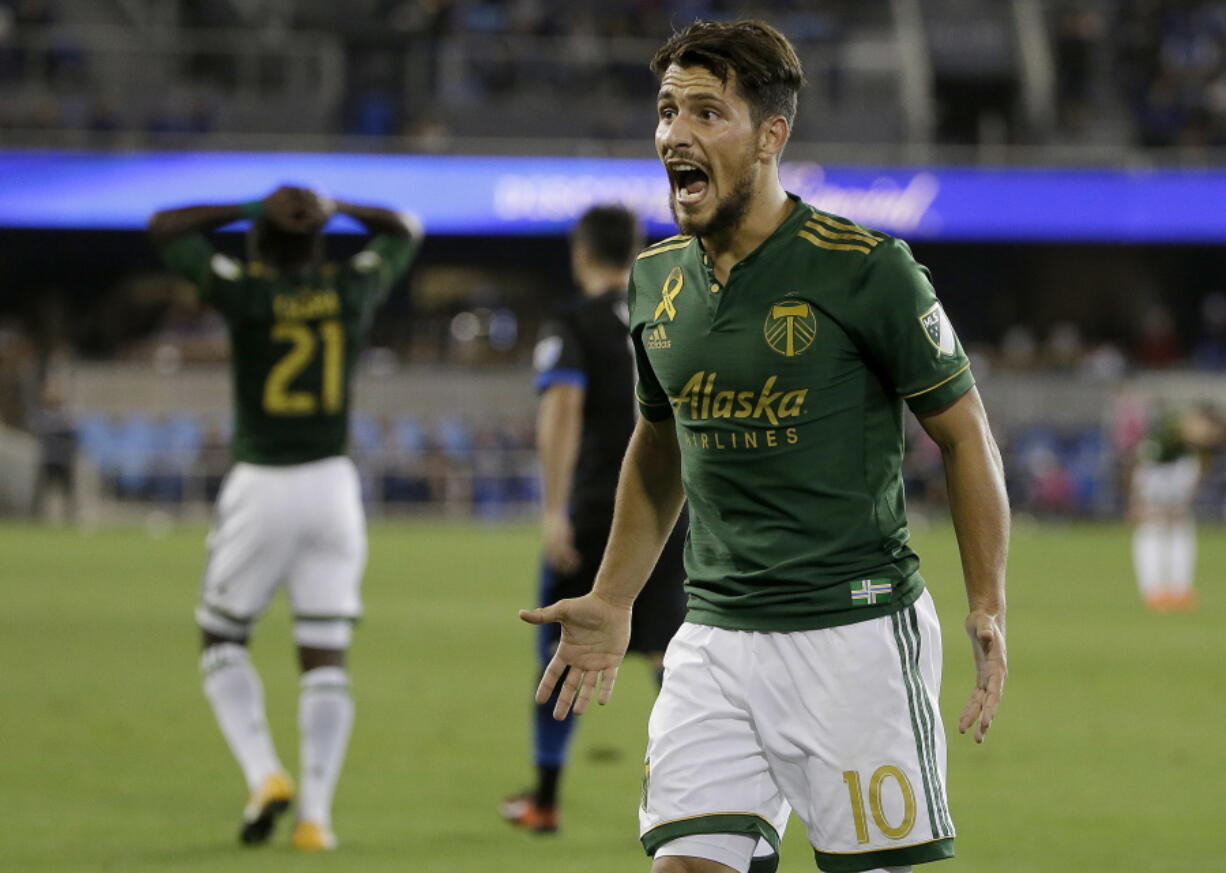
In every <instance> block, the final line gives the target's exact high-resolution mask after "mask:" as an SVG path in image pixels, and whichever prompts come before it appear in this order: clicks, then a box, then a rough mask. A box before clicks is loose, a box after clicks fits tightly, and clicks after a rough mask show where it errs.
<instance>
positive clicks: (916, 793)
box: [639, 591, 954, 873]
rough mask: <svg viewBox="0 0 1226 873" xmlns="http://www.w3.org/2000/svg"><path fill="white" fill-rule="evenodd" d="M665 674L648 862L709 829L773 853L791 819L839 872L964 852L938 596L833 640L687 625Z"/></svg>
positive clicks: (649, 791) (822, 861)
mask: <svg viewBox="0 0 1226 873" xmlns="http://www.w3.org/2000/svg"><path fill="white" fill-rule="evenodd" d="M664 667H665V676H664V686H663V688H662V689H661V691H660V695H659V697H658V698H657V699H656V703H655V707H654V708H653V710H652V713H651V721H650V723H649V726H648V734H649V737H648V748H647V762H646V766H645V768H644V775H643V795H642V804H641V809H640V811H639V825H640V835H641V838H642V841H643V845H644V847H645V848H646V849H647V851H648V853H649V854H654V853H655V851H656V849H657V848H659V847H660V846H662V845H664V844H666V843H667V842H669V841H670V840H674V839H677V838H679V837H685V836H689V835H692V834H704V833H727V834H744V835H746V836H752V837H755V838H757V839H758V840H759V841H764V842H765V843H768V844H770V845H771V846H772V847H774V849H775V851H776V852H777V851H778V848H779V839H780V837H781V836H782V834H783V830H784V827H785V825H786V823H787V819H788V815H789V813H790V811H791V810H793V809H794V810H795V811H796V814H797V816H798V817H799V818H800V819H801V821H803V822H804V824H805V827H806V829H807V831H808V836H809V841H810V843H811V844H812V845H813V848H814V851H815V853H816V856H817V862H818V865H819V867H820V868H821V869H822V870H824V871H829V873H852V871H861V870H871V869H874V868H878V867H893V866H903V865H907V864H917V863H923V862H925V861H935V860H939V859H942V858H947V857H950V856H951V855H952V854H953V836H954V827H953V822H952V820H951V819H950V815H949V807H948V803H947V800H946V794H945V733H944V729H943V727H942V724H941V716H940V711H939V708H938V702H937V701H938V697H939V694H940V684H941V634H940V625H939V624H938V621H937V616H936V610H935V608H934V606H933V603H932V598H931V596H930V595H929V594H928V592H927V591H925V592H923V593H922V594H921V595H920V597H919V599H918V600H917V601H916V602H915V603H914V604H913V605H911V606H909V607H907V608H906V609H904V610H903V611H901V612H899V613H897V614H895V615H892V616H884V617H881V618H876V619H871V620H869V621H864V622H860V623H858V624H851V625H844V626H841V627H833V628H827V629H824V630H814V631H802V632H796V633H758V632H751V631H730V630H723V629H720V628H714V627H708V626H704V625H698V624H692V623H689V622H687V623H685V624H684V625H682V626H681V630H680V631H678V633H677V635H676V636H675V637H674V638H673V641H672V643H671V644H670V645H669V647H668V652H667V654H666V656H665V660H664ZM762 848H764V846H762V845H760V846H759V849H760V850H761V849H762ZM760 868H761V866H760V865H759V866H755V870H757V869H760Z"/></svg>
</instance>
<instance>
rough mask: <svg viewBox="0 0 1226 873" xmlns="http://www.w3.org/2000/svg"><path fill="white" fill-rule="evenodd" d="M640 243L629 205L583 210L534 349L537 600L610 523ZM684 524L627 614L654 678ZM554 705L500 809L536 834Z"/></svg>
mask: <svg viewBox="0 0 1226 873" xmlns="http://www.w3.org/2000/svg"><path fill="white" fill-rule="evenodd" d="M641 248H642V235H641V231H640V230H639V225H638V221H637V220H636V219H635V217H634V215H633V214H632V213H631V212H629V211H628V210H626V209H624V208H622V207H620V206H597V207H593V208H592V209H589V210H588V211H587V212H586V213H584V215H583V217H582V218H580V220H579V222H578V224H576V225H575V228H574V231H573V232H572V235H571V267H572V271H573V273H574V277H575V281H576V283H577V284H578V285H579V287H580V290H581V291H582V296H581V297H580V298H579V299H578V300H575V301H573V302H570V303H568V304H567V305H566V306H564V307H563V308H561V309H560V310H558V311H557V312H556V313H555V315H554V317H553V319H552V320H551V321H550V323H549V324H548V326H547V327H546V329H545V331H544V335H543V337H542V339H541V341H540V342H539V343H538V344H537V347H536V355H535V365H536V370H537V378H536V387H537V390H538V392H539V393H540V395H541V402H540V410H539V413H538V417H537V446H538V449H539V452H540V460H541V481H542V485H543V491H544V497H543V502H544V511H543V516H542V528H543V530H542V551H543V560H542V566H541V584H540V589H541V590H540V602H541V604H547V603H552V602H554V601H555V600H557V599H559V598H563V597H579V596H582V595H584V594H586V593H587V592H588V591H590V590H591V587H592V582H593V581H594V579H595V577H596V569H597V567H598V566H599V564H600V558H601V556H602V555H603V554H604V549H605V544H606V542H607V541H608V538H609V530H610V528H611V527H612V524H613V496H614V493H615V492H616V490H617V476H618V471H619V470H620V468H621V460H622V456H623V455H624V454H625V452H626V446H627V444H628V443H629V441H630V434H631V433H632V432H633V431H634V424H635V418H636V416H637V405H636V403H635V399H634V380H635V374H634V356H633V353H632V351H631V347H630V339H629V334H628V329H627V310H626V286H627V285H628V283H629V278H630V267H631V265H632V264H633V263H634V258H635V256H636V255H637V254H638V252H639V250H640V249H641ZM684 531H685V520H684V519H682V521H681V523H680V524H679V525H678V527H677V530H675V531H674V532H673V535H672V537H671V539H670V540H669V542H668V544H667V545H666V546H665V549H664V552H663V554H661V556H660V560H659V563H658V564H657V565H656V570H655V573H654V574H653V575H652V577H651V580H650V581H649V582H648V583H647V587H646V588H645V589H644V590H643V594H642V595H641V597H640V598H639V601H638V604H637V607H636V609H635V612H634V626H633V630H632V634H631V640H630V650H631V651H636V652H641V653H643V654H644V655H645V656H646V657H647V659H648V660H649V662H650V663H651V665H652V667H653V669H655V671H656V674H657V677H658V676H659V675H660V673H661V671H662V670H663V661H664V650H665V648H667V646H668V641H669V640H670V639H672V636H673V634H674V633H676V630H677V628H678V627H679V626H680V624H681V621H682V620H683V618H684V615H685V595H684V592H683V590H682V582H683V581H684V576H685V571H684V569H683V568H682V561H681V554H682V548H683V545H684ZM559 634H560V628H559V626H558V625H543V626H542V627H541V628H540V633H539V634H538V637H537V641H538V652H537V653H538V655H539V657H540V666H541V668H542V669H543V668H544V667H545V665H546V664H548V663H549V660H550V658H552V657H553V651H554V649H555V648H556V647H557V644H558V638H559ZM552 710H553V702H552V701H551V702H550V703H545V704H540V705H537V707H536V712H535V722H534V732H533V740H534V750H535V763H536V768H537V784H536V787H535V789H534V790H533V791H530V792H527V793H525V794H522V795H518V796H515V797H512V798H509V799H508V800H507V801H506V802H505V803H504V805H503V809H502V813H503V817H504V818H506V819H507V820H508V821H510V822H512V823H513V824H515V825H518V826H520V827H523V828H526V829H528V830H531V831H534V832H537V833H551V832H553V831H556V830H557V828H558V784H559V780H560V777H561V773H562V768H563V766H564V765H565V763H566V758H567V749H568V746H569V742H570V737H571V733H572V732H573V730H574V718H573V717H568V718H567V719H565V720H564V721H555V720H554V719H553V717H552V715H551V712H552Z"/></svg>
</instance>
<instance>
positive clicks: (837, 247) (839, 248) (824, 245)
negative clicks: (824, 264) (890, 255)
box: [796, 230, 872, 255]
mask: <svg viewBox="0 0 1226 873" xmlns="http://www.w3.org/2000/svg"><path fill="white" fill-rule="evenodd" d="M796 235H797V236H799V237H803V238H804V239H807V240H808V241H809V242H811V243H813V245H815V246H817V247H818V248H819V249H830V250H831V251H835V252H859V253H860V254H862V255H867V254H871V253H872V249H870V248H868V243H862V244H860V245H852V244H851V243H836V242H830V241H828V240H824V239H821V238H819V237H816V236H814V235H813V234H811V233H809V232H808V231H807V230H798V231H796Z"/></svg>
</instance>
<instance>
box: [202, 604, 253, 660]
mask: <svg viewBox="0 0 1226 873" xmlns="http://www.w3.org/2000/svg"><path fill="white" fill-rule="evenodd" d="M196 624H197V625H199V627H200V631H201V642H202V644H203V647H204V648H206V649H207V648H209V647H210V646H215V645H220V644H222V643H233V644H236V645H240V646H245V645H247V639H248V637H250V636H251V622H250V621H248V620H245V619H241V618H236V617H235V616H231V615H222V614H221V613H220V612H217V611H215V610H213V609H210V608H209V607H207V606H200V607H198V608H197V609H196Z"/></svg>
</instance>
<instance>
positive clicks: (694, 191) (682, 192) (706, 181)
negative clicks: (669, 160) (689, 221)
mask: <svg viewBox="0 0 1226 873" xmlns="http://www.w3.org/2000/svg"><path fill="white" fill-rule="evenodd" d="M668 176H669V179H670V180H671V181H672V183H673V196H674V197H676V198H677V202H678V203H681V204H683V205H685V206H693V205H694V204H696V203H698V202H699V201H701V200H702V198H703V197H705V196H706V194H707V189H708V188H709V187H710V177H708V176H707V172H706V170H703V169H701V168H700V167H698V166H697V165H696V164H687V163H683V162H680V161H678V162H677V163H675V164H669V166H668Z"/></svg>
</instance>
